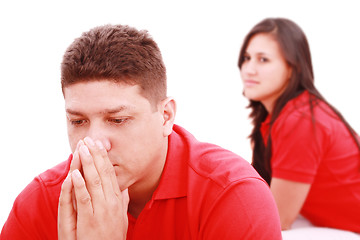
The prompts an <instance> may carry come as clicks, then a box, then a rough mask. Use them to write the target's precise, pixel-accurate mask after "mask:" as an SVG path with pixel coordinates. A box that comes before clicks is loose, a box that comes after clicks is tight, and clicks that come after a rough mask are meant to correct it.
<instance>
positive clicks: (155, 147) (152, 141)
mask: <svg viewBox="0 0 360 240" xmlns="http://www.w3.org/2000/svg"><path fill="white" fill-rule="evenodd" d="M64 97H65V108H66V116H67V128H68V136H69V141H70V147H71V150H72V152H74V151H75V149H76V145H77V143H78V142H79V140H82V139H84V138H85V137H87V136H88V137H91V138H92V139H93V140H100V141H101V142H102V143H103V145H104V146H105V148H106V149H107V151H108V155H109V159H110V161H111V163H112V164H113V166H114V169H115V173H116V177H117V180H118V183H119V186H120V188H121V189H125V188H128V187H130V188H129V189H130V190H131V187H132V188H133V190H134V189H141V188H146V187H147V186H146V185H147V184H149V183H151V182H156V181H157V180H158V179H159V177H160V176H161V172H162V169H163V165H164V162H165V159H166V153H167V136H168V135H169V134H170V132H171V128H172V121H171V122H169V121H168V120H169V114H168V111H167V110H168V107H169V106H168V105H167V104H169V102H167V104H166V101H168V99H167V100H164V101H163V102H161V103H159V104H158V105H157V106H156V108H154V106H152V105H151V104H150V102H149V100H148V99H146V98H145V97H143V96H142V95H141V94H140V87H139V86H138V85H134V86H133V85H127V84H119V83H114V82H111V81H106V80H105V81H90V82H80V83H76V84H73V85H70V86H68V87H66V88H64ZM171 101H173V100H170V102H171ZM170 105H171V106H174V105H172V104H170ZM171 106H170V107H171Z"/></svg>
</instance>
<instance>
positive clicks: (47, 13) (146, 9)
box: [0, 0, 360, 227]
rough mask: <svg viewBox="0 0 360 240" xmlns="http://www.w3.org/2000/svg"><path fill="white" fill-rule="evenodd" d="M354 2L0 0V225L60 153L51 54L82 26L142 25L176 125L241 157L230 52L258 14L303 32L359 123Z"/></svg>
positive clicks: (241, 110)
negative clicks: (163, 69) (157, 55)
mask: <svg viewBox="0 0 360 240" xmlns="http://www.w3.org/2000/svg"><path fill="white" fill-rule="evenodd" d="M4 2H7V3H4ZM357 4H358V3H357V1H355V0H354V1H350V0H342V1H331V0H329V1H313V0H302V1H285V0H284V1H279V0H278V1H274V0H272V1H240V0H239V1H226V0H221V1H220V0H219V1H211V0H208V1H196V0H185V1H162V2H160V1H150V0H148V1H146V0H143V1H135V0H127V1H120V0H119V1H104V0H102V1H90V0H88V1H75V0H74V1H64V0H63V1H57V2H55V1H38V0H32V1H26V0H23V1H15V0H14V1H2V2H1V3H0V84H1V85H0V104H1V105H0V112H1V116H0V121H1V122H0V139H1V144H0V150H1V152H0V194H1V195H0V227H1V226H2V225H3V224H4V222H5V220H6V218H7V216H8V214H9V211H10V209H11V206H12V203H13V201H14V200H15V197H16V196H17V195H18V194H19V193H20V191H21V190H22V189H23V188H24V187H25V186H26V185H27V184H28V183H29V182H30V181H31V180H32V179H33V178H34V177H35V176H36V175H38V174H39V173H41V172H43V171H45V170H46V169H48V168H50V167H52V166H54V165H56V164H57V163H59V162H61V161H64V160H66V159H67V157H68V155H69V153H70V150H69V146H68V142H67V134H66V125H65V114H64V106H63V97H62V94H61V90H60V62H61V58H62V55H63V53H64V51H65V49H66V48H67V46H68V45H69V44H70V43H71V42H72V41H73V40H74V38H76V37H78V36H80V35H81V33H82V32H84V31H87V30H89V29H90V28H92V27H94V26H98V25H104V24H108V23H112V24H128V25H131V26H134V27H136V28H138V29H147V30H149V32H150V34H151V35H152V36H153V38H154V39H155V41H156V42H157V43H158V44H159V47H160V49H161V51H162V53H163V58H164V61H165V64H166V66H167V72H168V88H169V95H171V96H173V97H175V99H177V103H178V113H177V120H176V123H177V124H179V125H182V126H183V127H185V128H186V129H188V130H189V131H190V132H192V133H193V134H194V135H195V136H196V137H197V138H198V139H199V140H202V141H207V142H213V143H216V144H218V145H220V146H223V147H225V148H228V149H230V150H232V151H234V152H235V153H238V154H239V155H241V156H242V157H243V158H245V159H246V160H248V161H250V159H251V150H250V146H249V141H248V139H247V136H248V134H249V133H250V131H251V125H250V122H249V120H248V113H249V112H248V110H246V109H245V106H246V105H247V100H246V99H245V98H244V97H243V96H242V94H241V93H242V84H241V81H240V75H239V70H238V68H237V58H238V54H239V50H240V46H241V43H242V40H243V38H244V36H245V34H246V33H247V32H248V31H249V30H250V28H251V27H252V26H253V25H254V24H256V23H258V22H259V21H260V20H262V19H264V18H266V17H286V18H290V19H292V20H294V21H295V22H297V23H298V24H299V25H300V26H301V27H302V28H303V30H304V31H305V33H306V35H307V37H308V40H309V43H310V48H311V50H312V59H313V65H314V71H315V82H316V85H317V87H318V88H319V90H320V91H321V92H322V93H323V95H324V96H325V97H326V98H327V100H329V102H330V103H332V104H333V105H334V106H335V107H337V108H338V109H339V110H340V111H341V112H342V113H343V115H344V116H345V117H346V119H347V120H348V121H349V122H350V124H351V125H352V126H353V127H354V128H355V130H357V131H358V132H359V131H360V114H359V106H358V103H359V102H360V96H359V93H358V91H359V86H360V84H359V82H360V77H359V74H358V72H359V69H360V67H359V64H360V61H359V59H360V47H359V46H360V37H359V32H360V30H359V23H360V14H359V8H358V7H357Z"/></svg>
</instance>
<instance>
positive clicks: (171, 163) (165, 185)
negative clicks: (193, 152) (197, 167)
mask: <svg viewBox="0 0 360 240" xmlns="http://www.w3.org/2000/svg"><path fill="white" fill-rule="evenodd" d="M183 131H185V130H183V129H182V128H181V127H179V126H177V125H174V128H173V132H172V133H171V134H170V136H169V138H168V152H167V157H166V162H165V166H164V170H163V173H162V176H161V179H160V183H159V186H158V187H157V189H156V190H155V192H154V197H153V199H154V200H159V199H169V198H180V197H184V196H186V195H187V179H188V178H187V162H188V158H189V151H188V150H189V149H188V145H187V143H186V142H185V139H184V138H183V137H182V136H181V135H180V134H182V132H183Z"/></svg>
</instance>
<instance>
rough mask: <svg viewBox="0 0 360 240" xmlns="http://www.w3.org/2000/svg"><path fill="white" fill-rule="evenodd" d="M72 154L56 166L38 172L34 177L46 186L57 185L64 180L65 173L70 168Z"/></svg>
mask: <svg viewBox="0 0 360 240" xmlns="http://www.w3.org/2000/svg"><path fill="white" fill-rule="evenodd" d="M71 159H72V156H70V157H69V158H68V160H66V161H63V162H61V163H59V164H57V165H56V166H54V167H52V168H50V169H48V170H46V171H45V172H43V173H41V174H39V176H37V177H36V178H35V179H37V180H39V181H41V182H42V184H44V185H45V186H47V187H50V186H54V185H58V184H60V183H62V182H63V181H64V179H65V178H66V176H67V173H68V171H69V169H70V163H71Z"/></svg>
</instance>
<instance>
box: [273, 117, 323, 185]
mask: <svg viewBox="0 0 360 240" xmlns="http://www.w3.org/2000/svg"><path fill="white" fill-rule="evenodd" d="M278 120H279V121H277V122H275V123H274V125H273V127H272V129H271V139H272V157H271V168H272V176H273V177H276V178H282V179H287V180H292V181H297V182H304V183H312V182H313V180H314V177H315V175H316V172H317V169H318V167H319V165H320V160H321V159H322V156H323V155H324V151H325V148H326V145H327V143H326V141H327V140H326V133H325V131H324V128H323V126H322V125H321V124H319V123H317V122H316V120H313V119H312V117H311V114H310V111H309V112H308V113H307V112H301V111H293V112H292V113H290V114H289V115H288V116H286V117H284V116H283V117H282V118H281V119H278Z"/></svg>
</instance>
